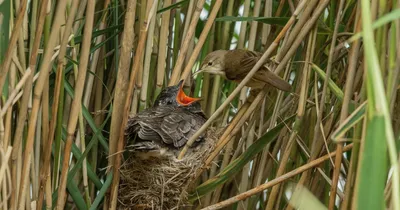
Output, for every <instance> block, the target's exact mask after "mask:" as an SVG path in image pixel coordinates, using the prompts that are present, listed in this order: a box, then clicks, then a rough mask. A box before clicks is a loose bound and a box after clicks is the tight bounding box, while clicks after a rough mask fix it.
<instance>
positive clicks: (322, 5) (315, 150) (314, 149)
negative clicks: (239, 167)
mask: <svg viewBox="0 0 400 210" xmlns="http://www.w3.org/2000/svg"><path fill="white" fill-rule="evenodd" d="M328 3H329V1H328V0H324V1H323V2H321V3H320V4H319V5H318V7H317V8H316V10H315V12H314V13H313V16H312V17H311V18H310V19H309V22H307V23H306V24H305V27H304V29H303V30H304V31H308V29H309V28H310V27H311V25H313V22H314V21H316V20H317V18H318V17H319V15H320V14H321V13H322V11H323V10H324V8H325V7H326V6H327V4H328ZM317 15H318V17H317ZM300 37H303V31H301V32H300V34H299V35H298V38H300ZM297 40H299V39H297ZM297 40H296V41H295V42H294V46H297V45H298V44H300V43H299V42H300V40H299V41H297ZM293 52H294V50H291V49H289V50H288V53H287V54H288V55H292V53H293ZM285 57H286V56H285ZM283 60H285V58H283ZM278 68H279V66H278V67H277V69H278ZM324 90H325V92H326V89H324ZM324 101H325V97H323V99H321V104H322V107H321V104H320V107H319V110H324V109H323V105H324ZM320 115H322V111H321V113H320ZM320 115H319V116H318V117H317V118H319V120H318V119H317V122H316V125H315V129H314V137H313V143H315V142H318V141H317V138H316V137H317V136H319V135H318V134H317V133H316V132H320V127H319V126H320V123H321V119H322V116H320ZM321 147H322V144H320V145H318V146H315V145H313V146H312V148H311V156H310V159H309V161H312V160H314V159H315V158H316V157H317V155H318V154H319V152H318V151H319V149H318V148H321ZM307 178H308V172H307V171H306V172H305V173H303V174H302V176H301V178H300V180H299V182H298V184H299V186H300V185H302V184H304V182H305V181H306V179H307ZM291 208H292V207H290V206H289V207H288V209H291Z"/></svg>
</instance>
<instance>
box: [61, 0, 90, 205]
mask: <svg viewBox="0 0 400 210" xmlns="http://www.w3.org/2000/svg"><path fill="white" fill-rule="evenodd" d="M94 7H95V2H94V0H88V4H87V6H86V19H85V29H84V33H83V40H82V50H81V54H80V60H79V73H78V76H77V80H76V83H75V90H74V99H73V101H72V105H71V109H70V117H69V121H68V126H67V139H66V141H65V147H64V158H63V162H62V171H61V177H60V185H59V187H58V199H57V206H56V209H64V205H65V199H66V191H65V188H66V185H67V175H68V171H69V159H70V156H71V147H72V143H73V139H74V135H75V129H76V125H77V122H78V115H79V112H80V110H81V106H82V105H81V104H82V102H81V101H82V95H83V89H84V86H85V79H86V72H87V65H88V62H89V53H90V45H91V38H92V31H93V21H94Z"/></svg>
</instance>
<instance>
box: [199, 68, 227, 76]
mask: <svg viewBox="0 0 400 210" xmlns="http://www.w3.org/2000/svg"><path fill="white" fill-rule="evenodd" d="M200 73H210V74H216V75H220V76H225V73H224V72H223V71H219V70H213V69H200V70H198V71H196V72H194V73H193V77H194V76H196V75H197V74H200Z"/></svg>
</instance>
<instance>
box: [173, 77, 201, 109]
mask: <svg viewBox="0 0 400 210" xmlns="http://www.w3.org/2000/svg"><path fill="white" fill-rule="evenodd" d="M182 81H183V80H181V82H179V83H180V85H179V91H178V95H177V96H176V101H177V102H178V103H179V104H180V105H183V106H187V105H190V104H192V103H194V102H196V101H199V100H200V99H201V98H192V97H189V96H187V95H186V94H185V92H183V82H182Z"/></svg>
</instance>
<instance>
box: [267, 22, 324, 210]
mask: <svg viewBox="0 0 400 210" xmlns="http://www.w3.org/2000/svg"><path fill="white" fill-rule="evenodd" d="M316 32H317V30H315V29H314V32H313V33H311V34H310V35H309V38H308V45H307V51H306V60H305V64H304V66H303V69H302V71H303V72H302V78H301V81H302V83H301V89H300V94H299V95H300V97H299V103H298V106H297V116H296V121H295V125H293V130H292V133H291V135H290V138H289V142H288V143H287V145H286V148H285V152H283V157H282V160H281V162H280V164H279V168H278V171H277V173H276V176H275V177H279V176H281V175H283V173H284V171H285V168H286V163H287V161H288V158H289V155H290V153H291V150H292V146H293V141H294V140H295V138H297V135H298V129H299V128H300V123H301V121H302V119H303V117H304V113H305V109H306V100H307V90H308V86H309V76H310V73H309V72H310V70H311V69H310V65H309V62H310V61H311V60H312V59H313V54H314V50H313V49H315V48H314V46H315V41H316ZM279 189H280V185H276V186H274V187H273V188H272V190H271V193H270V195H269V196H268V198H269V199H268V203H267V207H266V210H270V209H273V207H274V205H275V201H278V199H276V198H277V196H278V194H279ZM276 205H278V204H276Z"/></svg>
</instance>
